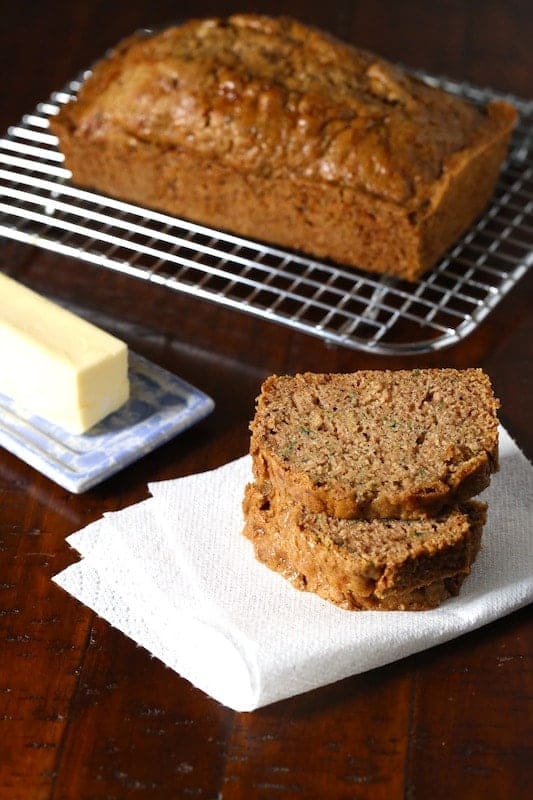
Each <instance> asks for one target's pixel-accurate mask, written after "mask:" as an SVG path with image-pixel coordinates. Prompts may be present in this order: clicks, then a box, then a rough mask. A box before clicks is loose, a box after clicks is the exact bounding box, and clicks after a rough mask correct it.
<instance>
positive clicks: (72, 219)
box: [0, 72, 533, 355]
mask: <svg viewBox="0 0 533 800" xmlns="http://www.w3.org/2000/svg"><path fill="white" fill-rule="evenodd" d="M86 74H87V73H85V74H84V75H82V76H80V77H79V78H78V79H76V80H74V81H72V82H71V83H69V84H68V85H67V87H66V88H65V89H64V90H63V91H60V92H55V93H54V94H52V96H51V97H50V99H49V100H48V101H47V102H44V103H40V104H39V105H38V106H37V108H36V109H35V111H34V113H32V114H27V115H25V116H24V117H23V119H22V121H21V122H20V124H18V125H13V126H12V127H10V128H9V130H8V132H7V135H6V136H5V137H4V138H3V139H1V140H0V234H3V235H4V236H7V237H9V238H11V239H16V240H18V241H21V242H26V243H29V244H33V245H37V246H39V247H43V248H46V249H48V250H52V251H54V252H57V253H62V254H65V255H67V256H74V257H75V258H79V259H82V260H84V261H88V262H92V263H93V264H97V265H99V266H100V267H105V268H107V269H111V270H116V271H118V272H122V273H125V274H127V275H131V276H134V277H136V278H142V279H145V280H151V281H154V282H156V283H159V284H162V285H164V286H166V287H168V288H169V289H173V290H177V291H180V292H185V293H187V294H189V295H192V296H194V297H201V298H203V299H206V300H210V301H212V302H215V303H219V304H222V305H224V306H227V307H230V308H233V309H238V310H240V311H244V312H246V313H249V314H253V315H256V316H259V317H263V318H265V319H268V320H272V321H273V322H277V323H280V324H283V325H288V326H290V327H292V328H295V329H297V330H300V331H304V332H306V333H308V334H312V335H314V336H318V337H320V338H321V339H322V340H324V341H326V342H329V343H332V344H336V345H343V346H346V347H351V348H356V349H360V350H365V351H368V352H372V353H382V354H389V355H390V354H401V353H424V352H429V351H433V350H438V349H441V348H443V347H447V346H449V345H452V344H455V343H456V342H458V341H460V340H461V339H464V338H465V337H466V336H468V335H469V334H470V333H471V332H472V331H473V330H474V329H475V328H476V327H477V326H478V325H479V324H480V323H481V321H482V320H483V319H484V318H485V317H486V316H487V314H489V313H490V311H491V310H492V309H493V308H494V307H495V306H496V304H497V303H498V302H499V301H500V300H501V299H502V298H503V297H504V296H505V295H506V294H507V293H508V292H509V291H510V290H511V288H512V287H513V286H514V285H515V284H516V283H517V281H518V280H519V279H520V278H521V277H522V275H523V274H524V273H525V272H526V270H527V269H528V267H529V266H530V265H531V263H532V261H533V252H532V245H533V174H532V166H533V165H532V153H531V139H532V124H531V123H532V117H533V102H527V101H524V100H521V99H519V98H516V97H509V96H507V95H506V96H504V95H497V94H496V93H494V92H492V91H491V90H489V89H479V88H476V87H473V86H470V85H468V84H465V83H457V82H454V81H451V80H448V79H444V78H435V77H432V76H429V75H427V74H425V73H420V72H417V73H414V74H416V75H417V76H418V77H420V78H422V79H423V80H425V81H427V82H429V83H431V84H432V85H434V86H439V87H441V88H443V89H445V90H447V91H449V92H452V93H453V94H456V95H460V96H462V97H465V98H467V99H469V100H471V101H473V102H474V103H480V104H485V103H486V102H488V101H489V100H491V99H494V98H495V97H503V98H504V99H508V100H510V101H511V102H512V103H514V104H515V106H516V107H517V109H518V111H519V113H520V123H519V125H518V127H517V129H516V130H515V133H514V136H513V141H512V146H511V149H510V154H509V157H508V160H507V162H506V164H505V166H504V168H503V170H502V174H501V177H500V180H499V182H498V185H497V188H496V192H495V195H494V198H493V202H492V205H491V207H490V208H489V209H488V211H487V212H486V213H485V215H484V216H483V217H482V218H481V219H479V220H478V221H477V223H476V224H475V225H474V226H473V227H472V228H471V229H470V230H469V231H468V233H467V234H466V235H465V236H464V237H463V238H462V239H461V240H460V241H458V242H457V244H456V245H455V246H454V247H453V248H452V249H451V250H450V252H449V253H448V254H447V255H446V256H445V257H444V258H443V259H442V260H441V261H440V262H439V263H438V264H437V265H436V266H435V268H434V269H432V270H431V271H430V272H428V273H427V274H426V275H425V276H424V277H423V279H422V280H420V281H419V282H418V283H415V284H410V283H406V282H402V281H399V280H395V279H392V278H388V277H376V276H373V275H371V274H369V273H364V272H361V271H359V270H354V269H351V268H344V267H341V266H339V265H336V264H332V263H328V262H321V261H317V260H314V259H311V258H308V257H305V256H303V255H302V254H300V253H294V252H289V251H285V250H281V249H279V248H275V247H271V246H269V245H267V244H264V243H259V242H255V241H251V240H248V239H243V238H242V237H239V236H233V235H231V234H228V233H223V232H221V231H217V230H214V229H211V228H208V227H205V226H202V225H197V224H194V223H192V222H189V221H185V220H182V219H177V218H175V217H171V216H168V215H166V214H161V213H158V212H154V211H150V210H147V209H144V208H140V207H138V206H135V205H131V204H128V203H123V202H120V201H118V200H114V199H111V198H109V197H105V196H102V195H100V194H95V193H94V192H88V191H83V190H80V189H78V188H76V187H75V186H73V185H71V184H70V183H69V178H70V172H69V171H68V170H66V169H65V168H64V167H63V166H62V161H63V157H62V155H61V154H60V153H59V152H58V149H57V140H56V137H55V136H53V135H51V134H50V133H49V131H48V121H49V118H50V117H51V116H53V115H55V114H57V112H58V109H59V107H60V106H61V104H63V103H65V102H67V101H68V100H69V99H70V98H71V96H72V95H75V94H76V92H77V91H78V89H79V87H80V85H81V82H82V81H83V79H84V78H85V76H86Z"/></svg>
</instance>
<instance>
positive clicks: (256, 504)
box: [244, 484, 486, 611]
mask: <svg viewBox="0 0 533 800" xmlns="http://www.w3.org/2000/svg"><path fill="white" fill-rule="evenodd" d="M244 511H245V518H246V525H245V528H244V534H245V536H247V537H248V538H249V539H250V540H251V541H252V542H253V546H254V550H255V554H256V557H257V559H258V560H259V561H261V562H263V563H264V564H265V565H266V566H268V567H270V569H272V570H274V571H276V572H279V573H280V574H281V575H283V577H285V578H287V579H288V580H289V581H290V582H291V583H292V585H293V586H294V587H295V588H297V589H301V590H306V591H311V592H315V593H316V594H318V595H320V596H321V597H323V598H324V599H325V600H329V601H330V602H332V603H335V604H336V605H339V606H341V607H342V608H345V609H348V610H358V609H381V610H398V611H405V610H409V611H421V610H425V609H429V608H434V607H436V606H438V605H439V604H440V603H441V602H443V601H444V600H446V599H447V598H448V597H452V596H454V595H457V594H458V593H459V590H460V588H461V585H462V583H463V581H464V579H465V577H466V576H467V575H468V574H469V572H470V568H471V566H472V563H473V561H474V559H475V557H476V555H477V552H478V550H479V545H480V540H481V534H482V529H483V525H484V523H485V517H486V506H485V505H484V504H483V503H478V502H476V501H470V502H469V503H465V504H464V505H463V506H461V507H459V508H454V509H452V510H451V511H449V512H448V513H447V514H445V515H443V516H439V517H437V518H435V519H431V520H384V519H380V520H371V521H366V520H344V519H335V518H333V517H328V516H326V515H325V514H316V513H313V512H312V511H309V510H308V509H306V508H304V507H303V506H297V505H292V504H288V505H287V504H286V503H284V502H281V503H280V500H279V498H278V497H277V496H276V495H275V494H274V493H272V490H271V488H270V487H268V486H265V485H258V484H249V485H248V486H247V488H246V494H245V500H244Z"/></svg>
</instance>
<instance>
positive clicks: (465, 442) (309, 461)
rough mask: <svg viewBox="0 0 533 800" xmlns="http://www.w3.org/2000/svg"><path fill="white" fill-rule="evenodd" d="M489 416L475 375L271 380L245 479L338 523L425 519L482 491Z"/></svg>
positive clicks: (369, 374)
mask: <svg viewBox="0 0 533 800" xmlns="http://www.w3.org/2000/svg"><path fill="white" fill-rule="evenodd" d="M498 407H499V402H498V400H496V398H495V397H494V394H493V391H492V387H491V384H490V381H489V378H488V377H487V375H485V374H484V373H483V371H482V370H480V369H466V370H455V369H420V370H419V369H415V370H411V371H408V370H399V371H393V372H391V371H361V372H355V373H352V374H346V375H344V374H338V375H335V374H326V375H321V374H314V373H305V374H301V375H295V376H271V377H270V378H268V379H267V380H266V381H265V382H264V383H263V386H262V389H261V394H260V396H259V397H258V400H257V409H256V414H255V418H254V420H253V422H252V423H251V426H250V427H251V431H252V436H251V443H250V453H251V455H252V458H253V468H254V477H255V480H256V481H258V482H260V483H261V482H264V481H267V482H269V483H270V484H271V486H272V489H273V491H274V492H275V493H276V494H277V495H279V496H280V498H283V497H284V498H286V500H287V501H288V502H295V503H298V504H301V505H303V506H306V507H307V508H308V509H309V510H310V511H312V512H315V513H320V512H324V513H326V514H328V515H331V516H334V517H338V518H348V519H349V518H364V519H373V518H379V517H382V518H390V517H394V518H399V519H409V518H411V519H413V518H420V517H431V516H435V515H436V514H438V513H439V512H440V511H441V509H442V508H444V507H445V506H451V505H455V504H457V503H459V502H462V501H464V500H466V499H468V498H470V497H473V496H474V495H476V494H478V493H479V492H481V491H482V490H483V489H485V488H486V487H487V486H488V484H489V479H490V474H491V473H492V472H494V471H495V470H496V469H497V462H498V420H497V416H496V410H497V408H498Z"/></svg>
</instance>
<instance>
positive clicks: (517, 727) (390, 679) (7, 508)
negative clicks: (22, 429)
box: [0, 0, 533, 800]
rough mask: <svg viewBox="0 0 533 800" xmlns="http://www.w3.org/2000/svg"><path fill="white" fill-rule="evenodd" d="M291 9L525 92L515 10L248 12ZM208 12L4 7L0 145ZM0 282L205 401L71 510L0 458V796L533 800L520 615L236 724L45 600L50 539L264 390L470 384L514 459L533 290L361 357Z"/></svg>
mask: <svg viewBox="0 0 533 800" xmlns="http://www.w3.org/2000/svg"><path fill="white" fill-rule="evenodd" d="M281 7H282V8H283V10H284V11H285V12H287V13H291V14H293V15H294V16H298V17H300V18H301V19H302V20H304V21H307V22H312V23H314V24H316V25H319V26H321V27H323V28H326V29H329V30H330V31H331V32H332V33H334V34H336V35H338V36H340V37H342V38H345V39H347V40H350V41H353V42H354V43H357V44H359V45H361V46H364V47H366V48H368V49H371V50H374V51H376V52H379V53H381V54H383V55H384V56H386V57H388V58H390V59H392V60H398V61H402V62H405V63H408V64H410V65H413V66H415V67H421V68H425V69H426V70H428V71H431V72H434V73H437V74H448V75H450V76H452V77H455V78H459V79H466V80H469V81H471V82H473V83H476V84H480V85H489V86H492V87H494V88H497V89H501V90H506V91H510V92H513V93H515V94H517V95H520V96H524V97H527V96H528V95H529V96H530V95H531V89H532V88H533V87H532V85H531V76H532V74H533V58H532V52H533V51H532V48H531V41H532V37H533V22H532V16H533V9H532V6H531V3H530V2H528V0H522V1H521V0H505V1H504V0H499V1H498V0H470V2H468V3H463V2H460V1H459V0H449V2H445V3H444V2H443V3H429V2H424V1H423V0H418V2H415V1H413V2H405V3H399V2H394V0H376V1H375V2H374V3H366V2H358V1H356V2H354V0H352V1H351V2H349V0H337V2H335V3H319V2H315V1H312V2H308V3H303V2H298V0H288V1H287V2H286V3H284V4H282V5H281V6H279V7H277V6H276V4H273V3H269V2H257V3H255V4H251V3H247V2H243V3H241V4H240V8H241V9H243V10H256V11H263V12H267V13H278V12H279V9H280V8H281ZM235 8H236V7H235V6H232V5H231V4H226V3H210V2H203V1H202V0H197V2H195V3H185V2H184V3H178V4H176V3H174V2H170V0H168V1H166V2H158V3H156V4H150V3H145V2H144V3H143V2H140V0H119V1H117V2H113V3H82V2H77V1H76V0H72V1H71V2H68V3H67V2H59V1H58V0H47V2H44V1H43V0H39V2H37V1H35V2H31V3H20V2H19V3H13V2H9V3H8V2H3V3H2V5H1V9H0V10H1V15H2V23H3V24H2V26H1V28H2V30H1V36H2V43H1V48H0V54H1V58H2V67H3V68H2V75H3V88H2V102H1V104H0V117H1V119H0V122H1V127H2V130H4V129H5V128H6V127H7V126H8V125H9V124H10V123H12V122H16V121H17V120H18V119H20V117H21V116H22V114H23V113H24V112H27V111H30V110H31V109H32V108H33V107H34V105H35V103H36V102H37V101H39V100H42V99H44V98H45V97H47V96H48V94H49V93H50V91H51V90H52V89H54V88H57V87H59V86H61V85H62V84H63V83H64V82H65V81H66V80H67V79H68V78H70V77H72V76H73V75H74V74H76V73H77V72H78V71H79V69H80V68H82V67H85V66H86V65H88V64H90V63H91V62H92V61H93V60H94V59H95V58H96V57H97V56H99V55H100V54H101V53H102V52H103V51H104V50H105V49H106V48H107V47H109V46H110V45H112V44H113V43H114V42H116V41H117V40H118V39H120V38H121V37H122V36H124V35H126V34H128V33H130V32H131V31H132V30H134V29H136V28H138V27H141V26H146V25H150V24H161V23H164V22H169V21H172V20H175V19H176V18H185V17H188V16H191V15H204V14H211V13H216V14H225V13H227V12H228V11H231V10H234V9H235ZM0 253H1V262H0V269H2V270H4V271H6V272H7V273H8V274H10V275H12V276H13V277H16V278H17V279H19V280H21V281H23V282H24V283H26V284H28V285H29V286H32V287H33V288H35V289H37V290H40V291H42V292H44V293H46V294H48V295H49V296H51V297H52V298H56V299H58V300H60V301H62V302H66V303H68V304H70V305H71V306H72V307H73V308H74V309H76V310H78V311H79V312H80V313H83V314H85V315H86V316H88V317H89V318H90V319H92V320H93V321H94V322H96V323H97V324H99V325H101V326H102V327H104V328H106V329H108V330H110V331H111V332H113V333H115V334H117V335H119V336H121V337H122V338H124V339H125V340H126V341H127V342H128V344H129V345H130V347H131V348H133V349H134V350H136V351H137V352H139V353H141V354H143V355H144V356H146V357H148V358H149V359H152V360H153V361H155V362H157V363H158V364H161V365H162V366H164V367H166V368H168V369H170V370H171V371H173V372H175V373H177V374H179V375H181V376H183V377H184V378H186V379H187V380H189V381H191V382H192V383H194V384H197V385H198V386H200V387H202V388H203V389H204V390H205V391H207V392H208V393H209V394H211V395H212V396H213V397H214V398H215V400H216V410H215V412H214V414H212V416H210V417H209V418H208V419H207V420H205V421H204V422H202V423H201V424H199V425H198V426H196V427H195V428H194V429H192V430H190V431H189V432H187V433H185V434H184V435H182V436H180V437H178V438H176V439H175V440H173V441H172V442H170V443H169V444H167V445H165V446H163V447H161V448H160V449H159V450H157V451H156V452H154V453H152V454H151V455H148V456H146V457H145V458H143V459H142V460H141V461H140V462H138V463H136V464H135V465H133V466H131V467H130V468H128V469H126V470H124V471H123V472H122V473H121V474H119V475H117V476H116V477H114V478H112V479H110V480H108V481H107V482H106V483H104V484H103V485H101V486H99V487H98V488H96V489H94V490H92V491H90V492H88V493H87V494H84V495H81V496H75V495H73V494H70V493H69V492H67V491H65V490H63V489H62V488H60V487H58V486H56V485H54V484H53V483H51V482H50V481H49V480H48V479H46V478H45V477H43V476H41V475H40V474H39V473H37V472H35V471H34V470H33V469H31V468H30V467H29V466H27V465H26V464H24V463H23V462H21V461H19V460H18V459H17V458H15V457H14V456H12V455H10V454H9V453H8V452H6V451H4V450H1V451H0V798H1V800H40V799H41V798H53V799H54V800H66V799H67V798H69V799H70V798H72V799H73V800H97V799H98V800H114V798H130V797H131V798H139V800H141V799H144V798H178V797H180V798H181V797H183V798H201V799H202V800H204V799H205V800H216V799H217V798H223V800H237V798H243V800H244V799H246V800H248V798H293V797H294V798H301V799H302V800H303V798H330V797H331V798H346V799H347V800H348V798H353V799H354V800H355V798H357V799H358V800H360V799H361V798H372V799H373V800H380V798H387V799H388V800H394V799H395V798H400V797H405V798H409V800H426V798H432V800H437V798H443V800H444V799H446V800H447V798H467V799H468V800H470V798H491V800H497V799H498V798H501V800H508V799H509V798H514V800H518V798H525V797H526V796H528V797H529V796H531V795H530V794H529V793H528V790H529V791H531V784H532V782H533V773H532V768H531V765H532V763H533V758H532V754H531V718H532V706H531V694H532V688H533V687H532V680H531V670H530V669H528V667H530V662H529V661H528V659H529V658H530V656H531V647H532V641H531V640H532V637H531V626H530V622H529V618H528V612H527V609H525V610H522V611H519V612H517V613H514V614H512V615H510V616H508V617H506V618H504V619H501V620H500V621H498V622H495V623H493V624H491V625H489V626H487V627H485V628H483V629H481V630H478V631H476V632H474V633H471V634H469V635H466V636H463V637H461V638H460V639H458V640H455V641H452V642H450V643H448V644H444V645H442V646H439V647H436V648H434V649H431V650H429V651H427V652H423V653H420V654H418V655H415V656H412V657H410V658H408V659H405V660H403V661H401V662H399V663H395V664H391V665H389V666H387V667H384V668H381V669H377V670H374V671H373V672H370V673H368V674H364V675H360V676H357V677H353V678H350V679H346V680H344V681H342V682H340V683H337V684H334V685H331V686H327V687H325V688H322V689H319V690H316V691H314V692H310V693H308V694H306V695H302V696H299V697H295V698H293V699H290V700H287V701H284V702H280V703H277V704H275V705H272V706H270V707H267V708H263V709H261V710H259V711H256V712H254V713H249V714H239V713H235V712H233V711H231V710H228V709H227V708H224V707H222V706H220V705H219V704H217V703H216V702H215V701H213V700H211V699H210V698H209V697H207V696H205V695H204V694H203V693H202V692H200V691H199V690H197V689H195V688H194V687H193V686H191V685H190V684H189V683H188V682H187V681H185V680H183V679H181V678H180V677H179V676H178V675H176V674H175V673H173V672H171V671H170V670H169V669H166V668H165V667H163V665H162V664H161V663H160V662H159V661H157V660H155V659H153V658H151V657H150V656H149V655H148V654H147V653H146V652H145V651H144V650H143V649H141V648H138V647H136V646H135V645H134V643H133V642H131V641H130V640H129V639H127V638H126V637H125V636H123V635H122V634H121V633H119V632H118V631H116V630H114V629H113V628H111V627H110V626H109V625H108V624H107V623H106V622H104V621H102V620H101V619H99V618H97V617H96V616H95V614H94V613H92V612H91V611H90V610H89V609H87V608H85V607H83V606H82V605H81V604H79V603H78V602H77V601H75V600H74V599H72V598H71V597H70V596H68V595H67V594H66V593H64V592H63V591H61V590H60V589H59V588H57V587H56V586H55V585H54V584H52V582H51V577H52V576H53V575H54V574H56V573H57V572H59V571H60V570H61V569H62V568H64V567H65V566H67V565H68V564H70V563H73V562H74V561H75V560H76V555H75V553H74V552H73V551H72V550H70V549H69V547H68V546H67V545H66V544H65V538H66V536H67V535H68V534H70V533H72V532H73V531H75V530H77V529H79V528H81V527H82V526H84V525H86V524H87V523H89V522H91V521H92V520H95V519H97V518H99V517H100V516H101V515H102V513H103V512H105V511H110V510H116V509H119V508H123V507H125V506H128V505H130V504H132V503H135V502H138V501H140V500H142V499H143V498H145V497H146V496H147V494H148V492H147V482H148V481H154V480H158V479H164V478H170V477H178V476H182V475H187V474H190V473H193V472H196V471H200V470H204V469H207V468H211V467H216V466H218V465H221V464H223V463H225V462H226V461H228V460H230V459H233V458H235V457H237V456H240V455H242V454H243V453H245V452H246V450H247V446H248V428H247V425H248V420H249V418H250V417H251V415H252V413H253V404H254V398H255V396H256V394H257V392H258V388H259V385H260V383H261V381H262V379H263V378H264V377H265V376H266V375H268V374H270V373H273V372H294V371H302V370H314V371H352V370H355V369H360V368H399V367H414V366H417V367H422V366H456V367H469V366H474V365H475V366H482V367H483V368H484V369H486V370H487V371H488V372H489V374H490V375H491V377H492V379H493V382H494V386H495V389H496V392H497V394H498V395H499V397H500V398H501V400H502V409H501V419H502V422H503V423H504V425H505V426H506V427H507V428H508V430H509V431H510V433H511V434H512V435H513V436H514V437H515V438H516V440H517V441H518V442H519V444H520V446H521V447H522V449H523V450H524V451H525V453H526V454H527V455H528V456H529V457H530V458H531V457H532V456H533V426H532V425H531V406H532V402H533V393H532V389H533V373H532V369H531V367H532V359H531V356H532V340H533V315H532V313H531V308H532V303H533V274H531V273H530V274H529V275H528V276H526V277H525V278H524V279H522V281H521V283H520V284H519V286H518V287H517V288H516V289H515V290H514V291H513V292H512V293H511V294H510V295H509V296H508V297H507V298H506V299H505V300H504V301H503V302H502V303H501V304H500V305H499V306H498V307H497V308H496V310H495V311H494V312H493V313H492V314H491V316H490V317H489V318H488V319H487V320H486V321H485V322H484V323H483V324H482V325H481V326H480V328H479V329H478V330H477V331H476V332H475V333H474V334H472V335H471V336H470V337H469V338H468V339H467V340H466V341H464V342H463V343H462V344H459V345H456V346H454V347H452V348H451V349H448V350H445V351H442V352H439V353H437V354H433V355H428V356H423V357H416V358H414V357H402V358H399V357H382V356H381V357H380V356H371V355H366V354H364V353H360V352H357V351H351V350H348V349H333V348H328V347H326V346H324V345H323V344H322V343H321V342H320V341H319V340H318V339H315V338H311V337H309V336H306V335H303V334H299V333H294V332H291V331H290V330H288V329H284V328H281V327H278V326H275V325H273V324H269V323H267V322H263V321H260V320H257V319H252V318H250V317H247V316H244V315H242V314H240V313H237V312H234V311H230V310H224V309H221V308H219V307H215V306H214V305H209V304H207V303H204V302H201V301H199V300H195V299H194V300H193V299H191V298H187V297H184V296H181V295H178V294H171V293H169V292H167V291H165V290H164V289H162V288H159V287H157V286H155V285H147V284H146V283H141V282H140V281H135V280H134V279H129V278H125V277H121V276H119V275H116V274H112V273H109V272H108V273H101V272H99V271H98V270H97V269H96V268H94V267H91V266H88V265H86V264H82V263H81V262H75V261H72V260H69V259H68V258H66V257H61V256H56V255H53V254H50V253H46V252H44V251H40V250H38V249H36V248H34V247H31V246H27V245H22V244H17V243H12V242H10V241H7V240H2V241H1V242H0Z"/></svg>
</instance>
